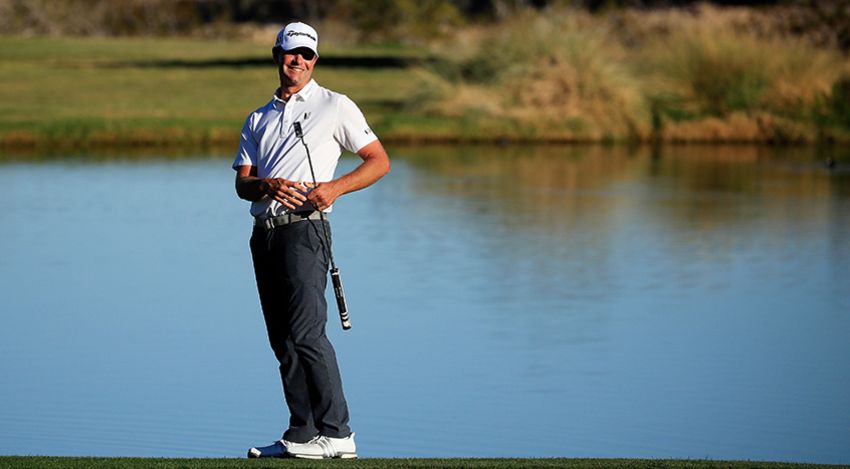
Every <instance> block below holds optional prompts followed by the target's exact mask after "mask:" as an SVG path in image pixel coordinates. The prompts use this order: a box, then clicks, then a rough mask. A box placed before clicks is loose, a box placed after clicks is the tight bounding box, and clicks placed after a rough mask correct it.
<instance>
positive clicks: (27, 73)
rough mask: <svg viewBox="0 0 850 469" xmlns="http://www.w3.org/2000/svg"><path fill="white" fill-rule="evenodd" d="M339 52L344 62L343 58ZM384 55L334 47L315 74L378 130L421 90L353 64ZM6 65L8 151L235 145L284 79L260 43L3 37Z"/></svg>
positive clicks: (1, 122)
mask: <svg viewBox="0 0 850 469" xmlns="http://www.w3.org/2000/svg"><path fill="white" fill-rule="evenodd" d="M410 53H411V51H401V52H398V51H396V52H393V54H394V57H404V56H405V54H410ZM339 54H344V55H345V57H346V60H344V61H341V60H337V61H336V62H335V59H334V57H339V56H340V55H339ZM380 54H382V51H381V50H380V49H372V50H360V49H358V50H352V51H345V52H344V53H343V52H335V51H333V50H330V51H327V52H324V54H323V56H322V60H325V61H326V62H327V63H328V64H326V65H324V66H320V67H318V68H317V70H316V74H315V77H316V80H317V81H318V82H319V83H320V84H321V85H323V86H326V87H329V88H331V89H334V90H337V91H339V92H341V93H343V94H347V95H349V96H350V97H351V98H352V99H354V100H355V101H356V102H358V103H359V104H360V106H361V107H362V108H363V110H364V112H365V113H366V114H367V116H368V117H369V119H370V122H371V123H372V125H373V127H374V128H375V129H376V131H378V132H380V131H382V130H385V129H386V127H387V125H388V123H389V122H390V121H395V120H396V119H393V118H392V117H391V115H390V114H392V113H397V112H398V110H399V109H400V108H401V106H402V102H403V100H404V99H405V97H406V96H408V95H409V94H410V93H412V92H413V90H414V89H415V87H416V80H415V79H414V77H413V76H412V75H411V73H410V72H409V70H408V69H407V68H405V67H400V66H398V65H393V66H389V67H356V66H355V67H352V65H356V64H357V60H356V58H357V57H361V56H362V57H365V58H370V57H371V58H374V57H375V56H380ZM352 58H353V60H349V59H352ZM0 61H2V62H3V67H2V68H0V142H2V143H3V144H4V145H8V146H15V145H25V146H32V145H38V146H48V147H51V146H56V145H59V146H64V147H68V146H71V147H84V146H98V145H101V146H102V145H122V146H127V145H130V146H137V145H146V146H147V145H173V144H187V145H190V144H191V145H198V144H201V145H204V144H213V145H227V146H234V145H235V144H236V143H237V142H238V138H239V129H241V127H242V123H243V121H244V119H245V117H246V116H247V115H248V113H250V112H251V111H253V110H254V109H256V108H258V107H260V106H262V105H263V104H265V103H266V102H268V100H269V99H270V98H271V96H272V94H273V93H274V90H275V88H276V86H277V79H278V78H277V74H276V71H275V67H274V64H273V62H272V61H271V57H270V46H269V45H266V44H257V43H252V42H233V41H202V40H197V39H150V38H10V37H3V38H0ZM364 63H374V60H373V61H372V62H370V61H368V60H366V61H365V62H364ZM404 120H405V119H400V120H398V121H399V122H403V121H404Z"/></svg>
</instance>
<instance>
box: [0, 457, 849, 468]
mask: <svg viewBox="0 0 850 469" xmlns="http://www.w3.org/2000/svg"><path fill="white" fill-rule="evenodd" d="M0 467H2V468H6V469H30V468H45V469H49V468H63V469H65V468H67V469H74V468H93V469H97V468H122V469H135V468H154V469H177V468H185V469H230V468H259V467H263V468H272V467H280V468H300V469H307V468H327V467H335V468H343V467H356V468H358V469H401V468H422V469H425V468H448V469H455V468H456V469H476V468H481V469H484V468H504V469H512V468H517V469H520V468H524V469H525V468H527V469H535V468H565V469H603V468H610V469H639V468H652V469H721V468H723V469H797V468H800V469H802V468H808V467H812V468H832V467H835V468H837V467H847V466H829V465H815V464H790V463H776V462H753V461H696V460H672V459H671V460H655V459H652V460H650V459H565V458H553V459H459V458H458V459H358V460H348V461H343V460H337V461H308V460H292V459H275V460H267V459H263V460H249V459H149V458H60V457H9V456H3V457H0Z"/></svg>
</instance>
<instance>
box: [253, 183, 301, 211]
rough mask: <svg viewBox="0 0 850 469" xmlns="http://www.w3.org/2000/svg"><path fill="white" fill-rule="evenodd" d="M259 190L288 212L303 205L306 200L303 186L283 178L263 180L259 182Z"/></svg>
mask: <svg viewBox="0 0 850 469" xmlns="http://www.w3.org/2000/svg"><path fill="white" fill-rule="evenodd" d="M260 190H261V191H262V192H263V193H264V194H266V195H267V196H269V197H271V198H272V199H274V200H276V201H278V202H280V203H281V205H283V206H284V207H286V208H288V209H290V210H295V209H296V208H298V207H300V206H302V205H304V202H305V201H306V200H307V197H306V196H305V195H304V191H305V187H304V185H302V184H301V183H299V182H295V181H289V180H287V179H283V178H267V179H263V180H262V181H261V182H260Z"/></svg>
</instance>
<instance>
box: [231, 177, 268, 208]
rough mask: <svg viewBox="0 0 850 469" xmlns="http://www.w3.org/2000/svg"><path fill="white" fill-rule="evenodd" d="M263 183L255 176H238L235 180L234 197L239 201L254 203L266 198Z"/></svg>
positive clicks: (265, 189)
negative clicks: (236, 196) (237, 197)
mask: <svg viewBox="0 0 850 469" xmlns="http://www.w3.org/2000/svg"><path fill="white" fill-rule="evenodd" d="M264 184H265V181H264V180H263V179H262V178H259V177H257V176H240V177H239V178H237V179H236V195H238V196H239V198H240V199H245V200H248V201H250V202H256V201H258V200H261V199H263V198H264V197H266V194H267V192H266V191H267V188H266V187H264Z"/></svg>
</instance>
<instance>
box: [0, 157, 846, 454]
mask: <svg viewBox="0 0 850 469" xmlns="http://www.w3.org/2000/svg"><path fill="white" fill-rule="evenodd" d="M390 152H391V154H392V156H393V171H392V172H391V173H390V175H389V176H388V177H386V178H385V179H384V180H382V181H380V182H379V183H378V184H377V185H375V186H374V187H372V188H370V189H368V190H365V191H360V192H357V193H353V194H350V195H348V196H345V197H343V198H341V199H340V200H339V201H338V202H337V204H336V206H335V209H334V213H333V215H332V224H333V231H334V236H335V237H334V248H335V252H334V254H335V257H336V260H337V263H338V264H339V267H340V268H341V271H342V276H343V280H344V282H345V287H346V293H347V297H348V302H349V306H350V308H351V313H352V322H353V324H354V328H353V329H352V330H351V331H348V332H343V331H342V330H341V328H340V327H339V324H338V321H337V320H336V319H335V310H334V309H333V308H332V309H331V311H330V318H331V321H330V323H329V327H328V329H329V333H330V335H331V339H332V341H333V342H334V344H335V346H336V348H337V353H338V356H339V361H340V365H341V367H342V372H343V380H344V384H345V388H346V393H347V398H348V401H349V404H350V407H351V414H352V422H351V423H352V427H353V428H354V430H355V431H356V432H357V443H358V447H359V453H360V456H361V457H455V456H458V457H461V456H462V457H550V456H563V457H606V458H607V457H612V458H621V457H628V458H699V459H702V458H709V459H750V460H778V461H798V462H815V463H841V464H848V463H850V392H848V390H850V360H848V359H847V357H850V300H848V295H850V172H848V171H845V170H843V169H842V167H841V166H839V168H837V169H835V170H832V171H830V170H828V169H826V168H824V167H823V165H821V164H820V163H819V161H820V156H819V155H816V154H813V152H811V151H808V150H805V149H796V150H785V151H783V150H779V149H764V148H750V147H732V148H723V147H678V148H677V147H674V148H666V149H655V150H652V149H642V148H640V149H626V148H619V147H546V148H514V147H500V148H489V147H487V148H482V147H472V148H466V147H425V148H409V147H399V148H392V147H391V148H390ZM230 161H231V157H230V156H229V155H214V156H203V157H191V158H179V159H173V158H165V157H160V156H157V155H151V156H149V157H144V158H140V157H130V156H128V155H122V154H120V153H119V154H115V155H110V157H109V158H103V157H96V156H92V155H88V156H78V155H73V156H72V155H68V156H67V157H60V158H56V157H53V158H49V159H46V160H39V161H34V160H32V159H25V160H21V159H17V160H15V159H9V160H7V161H6V162H3V163H0V207H2V210H0V226H2V230H0V275H2V283H0V285H2V286H0V292H2V303H0V305H2V310H0V357H2V359H0V454H7V455H10V454H15V455H29V454H44V455H95V456H156V457H243V456H244V453H245V451H246V449H247V448H248V447H250V446H252V445H256V444H268V443H270V442H271V441H273V440H274V439H276V438H278V437H279V435H280V433H281V432H282V431H283V429H284V425H285V422H286V421H287V413H286V408H285V406H284V405H283V402H282V395H281V389H280V383H279V379H278V375H277V369H276V363H275V361H274V357H273V356H272V354H271V351H270V349H269V347H268V345H267V341H266V336H265V331H264V327H263V323H262V315H261V313H260V310H259V302H258V299H257V295H256V290H255V287H254V281H253V272H252V269H251V264H250V258H249V252H248V236H249V235H250V229H251V227H250V225H251V219H250V217H249V214H248V204H247V203H246V202H244V201H241V200H239V199H237V198H236V196H235V194H234V191H233V177H234V173H233V171H232V170H231V169H230ZM357 161H358V160H357V159H356V157H353V156H348V157H345V158H344V159H343V160H342V161H341V163H340V168H339V170H338V173H340V172H345V171H348V170H351V169H352V168H354V166H355V165H356V164H357ZM330 304H333V303H332V302H331V303H330Z"/></svg>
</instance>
